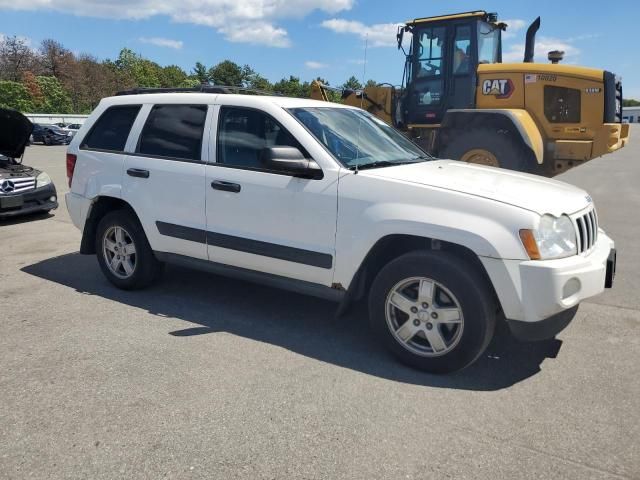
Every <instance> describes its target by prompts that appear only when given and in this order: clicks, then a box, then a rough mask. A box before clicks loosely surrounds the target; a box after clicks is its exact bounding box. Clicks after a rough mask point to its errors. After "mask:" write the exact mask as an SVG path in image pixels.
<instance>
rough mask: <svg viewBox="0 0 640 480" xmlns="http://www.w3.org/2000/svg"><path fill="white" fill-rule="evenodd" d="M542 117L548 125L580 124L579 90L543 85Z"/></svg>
mask: <svg viewBox="0 0 640 480" xmlns="http://www.w3.org/2000/svg"><path fill="white" fill-rule="evenodd" d="M544 116H545V117H547V120H549V122H550V123H580V90H578V89H575V88H566V87H556V86H554V85H545V87H544Z"/></svg>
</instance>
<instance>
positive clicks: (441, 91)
mask: <svg viewBox="0 0 640 480" xmlns="http://www.w3.org/2000/svg"><path fill="white" fill-rule="evenodd" d="M447 55H448V50H447V28H446V27H445V26H428V27H421V28H419V29H418V30H416V32H415V34H414V40H413V45H412V63H411V69H410V75H409V79H408V88H407V98H406V99H405V113H406V118H407V120H408V122H407V123H409V124H424V123H429V124H434V123H440V121H441V120H442V116H443V114H444V108H445V106H446V105H445V98H446V95H447V86H448V85H447V82H446V78H447V67H448V65H447Z"/></svg>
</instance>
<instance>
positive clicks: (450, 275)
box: [369, 250, 496, 373]
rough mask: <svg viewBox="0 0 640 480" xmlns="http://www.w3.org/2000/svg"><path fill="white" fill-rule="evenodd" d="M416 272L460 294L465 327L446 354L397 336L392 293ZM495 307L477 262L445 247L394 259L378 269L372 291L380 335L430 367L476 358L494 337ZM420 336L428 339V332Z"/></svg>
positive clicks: (411, 361)
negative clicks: (391, 319)
mask: <svg viewBox="0 0 640 480" xmlns="http://www.w3.org/2000/svg"><path fill="white" fill-rule="evenodd" d="M412 277H426V278H429V279H432V280H434V281H436V282H438V283H439V284H440V285H442V286H444V287H445V288H446V289H448V290H449V292H450V293H452V294H453V295H454V296H455V298H456V300H457V301H458V303H459V307H460V309H461V310H462V318H463V323H462V325H461V327H462V329H461V333H459V335H458V336H457V341H456V343H452V345H453V346H452V347H451V350H450V351H447V352H446V353H444V354H442V355H439V356H424V355H419V354H416V353H414V352H412V351H410V350H409V349H408V348H407V347H405V346H403V345H401V343H400V340H398V339H396V337H395V336H394V334H393V333H392V331H391V326H390V325H389V323H388V322H387V297H388V296H389V295H390V293H391V291H392V290H393V288H394V287H395V286H396V285H398V284H399V282H402V281H403V280H404V279H409V278H412ZM495 312H496V308H495V302H494V300H493V295H492V291H491V290H490V288H489V286H488V285H487V281H486V279H485V278H484V277H483V276H482V275H481V274H480V273H479V272H478V271H477V270H476V267H474V266H473V265H471V264H470V263H468V262H465V261H464V260H461V259H460V258H458V257H456V256H455V255H452V254H450V253H447V252H443V251H427V250H425V251H416V252H411V253H407V254H405V255H402V256H401V257H398V258H396V259H395V260H392V261H391V262H389V263H388V264H387V265H386V266H384V267H383V268H382V270H381V271H380V272H379V273H378V275H377V276H376V278H375V280H374V282H373V285H372V287H371V290H370V292H369V320H370V323H371V328H372V330H373V332H374V333H375V335H376V337H377V338H378V339H379V340H380V341H381V342H382V343H383V344H384V345H385V346H386V347H387V348H388V349H389V350H391V352H392V353H393V354H394V355H395V356H396V357H398V358H399V359H400V360H401V361H402V362H403V363H405V364H407V365H409V366H411V367H414V368H418V369H420V370H423V371H426V372H430V373H450V372H454V371H457V370H461V369H463V368H465V367H467V366H468V365H470V364H471V363H473V362H474V361H475V360H476V359H477V358H478V357H479V356H480V355H481V354H482V352H483V351H484V350H485V349H486V348H487V345H489V342H490V341H491V338H492V337H493V332H494V329H495V323H496V313H495ZM417 315H418V313H416V316H417ZM414 320H415V321H416V322H417V321H418V319H414ZM410 321H412V320H411V318H410V317H409V319H408V320H407V322H410ZM425 328H427V324H425ZM413 338H414V339H415V338H416V337H413ZM418 340H419V341H424V342H426V338H425V340H422V339H418Z"/></svg>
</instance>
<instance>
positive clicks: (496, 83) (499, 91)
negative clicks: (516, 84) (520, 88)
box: [482, 78, 514, 99]
mask: <svg viewBox="0 0 640 480" xmlns="http://www.w3.org/2000/svg"><path fill="white" fill-rule="evenodd" d="M513 90H514V89H513V82H512V81H511V79H509V78H507V79H497V80H485V81H484V82H482V94H483V95H494V96H495V97H496V98H499V99H503V98H509V97H510V96H511V94H512V93H513Z"/></svg>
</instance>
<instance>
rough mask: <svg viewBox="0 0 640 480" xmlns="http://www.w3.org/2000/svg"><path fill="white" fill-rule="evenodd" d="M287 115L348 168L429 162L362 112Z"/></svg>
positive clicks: (326, 109)
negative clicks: (292, 117) (302, 126)
mask: <svg viewBox="0 0 640 480" xmlns="http://www.w3.org/2000/svg"><path fill="white" fill-rule="evenodd" d="M289 111H290V112H291V114H292V115H293V116H294V117H295V118H296V119H297V120H298V121H299V122H300V123H301V124H302V125H304V126H305V127H306V129H307V130H308V131H309V132H311V134H312V135H313V136H314V137H315V138H316V139H317V140H318V141H319V142H320V143H321V144H322V145H324V147H325V148H326V149H327V150H328V151H329V152H330V153H331V154H332V155H333V156H334V158H336V159H337V160H338V161H339V162H340V163H341V164H342V165H344V166H345V167H348V168H354V167H355V166H356V165H357V166H358V168H367V167H372V168H373V167H377V166H380V167H382V166H390V165H399V164H402V163H413V162H418V161H424V160H425V159H427V158H431V157H429V156H428V155H427V154H426V153H425V152H424V151H422V150H421V149H420V148H419V147H418V146H416V145H415V144H414V143H412V142H411V141H409V140H408V139H407V138H406V137H404V136H403V135H402V134H401V133H399V132H398V131H397V130H395V129H394V128H393V127H391V126H389V125H387V124H386V123H385V122H383V121H382V120H380V119H378V118H376V117H374V116H373V115H370V114H369V113H367V112H365V111H362V110H355V109H351V108H332V107H312V108H293V109H291V110H289Z"/></svg>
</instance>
